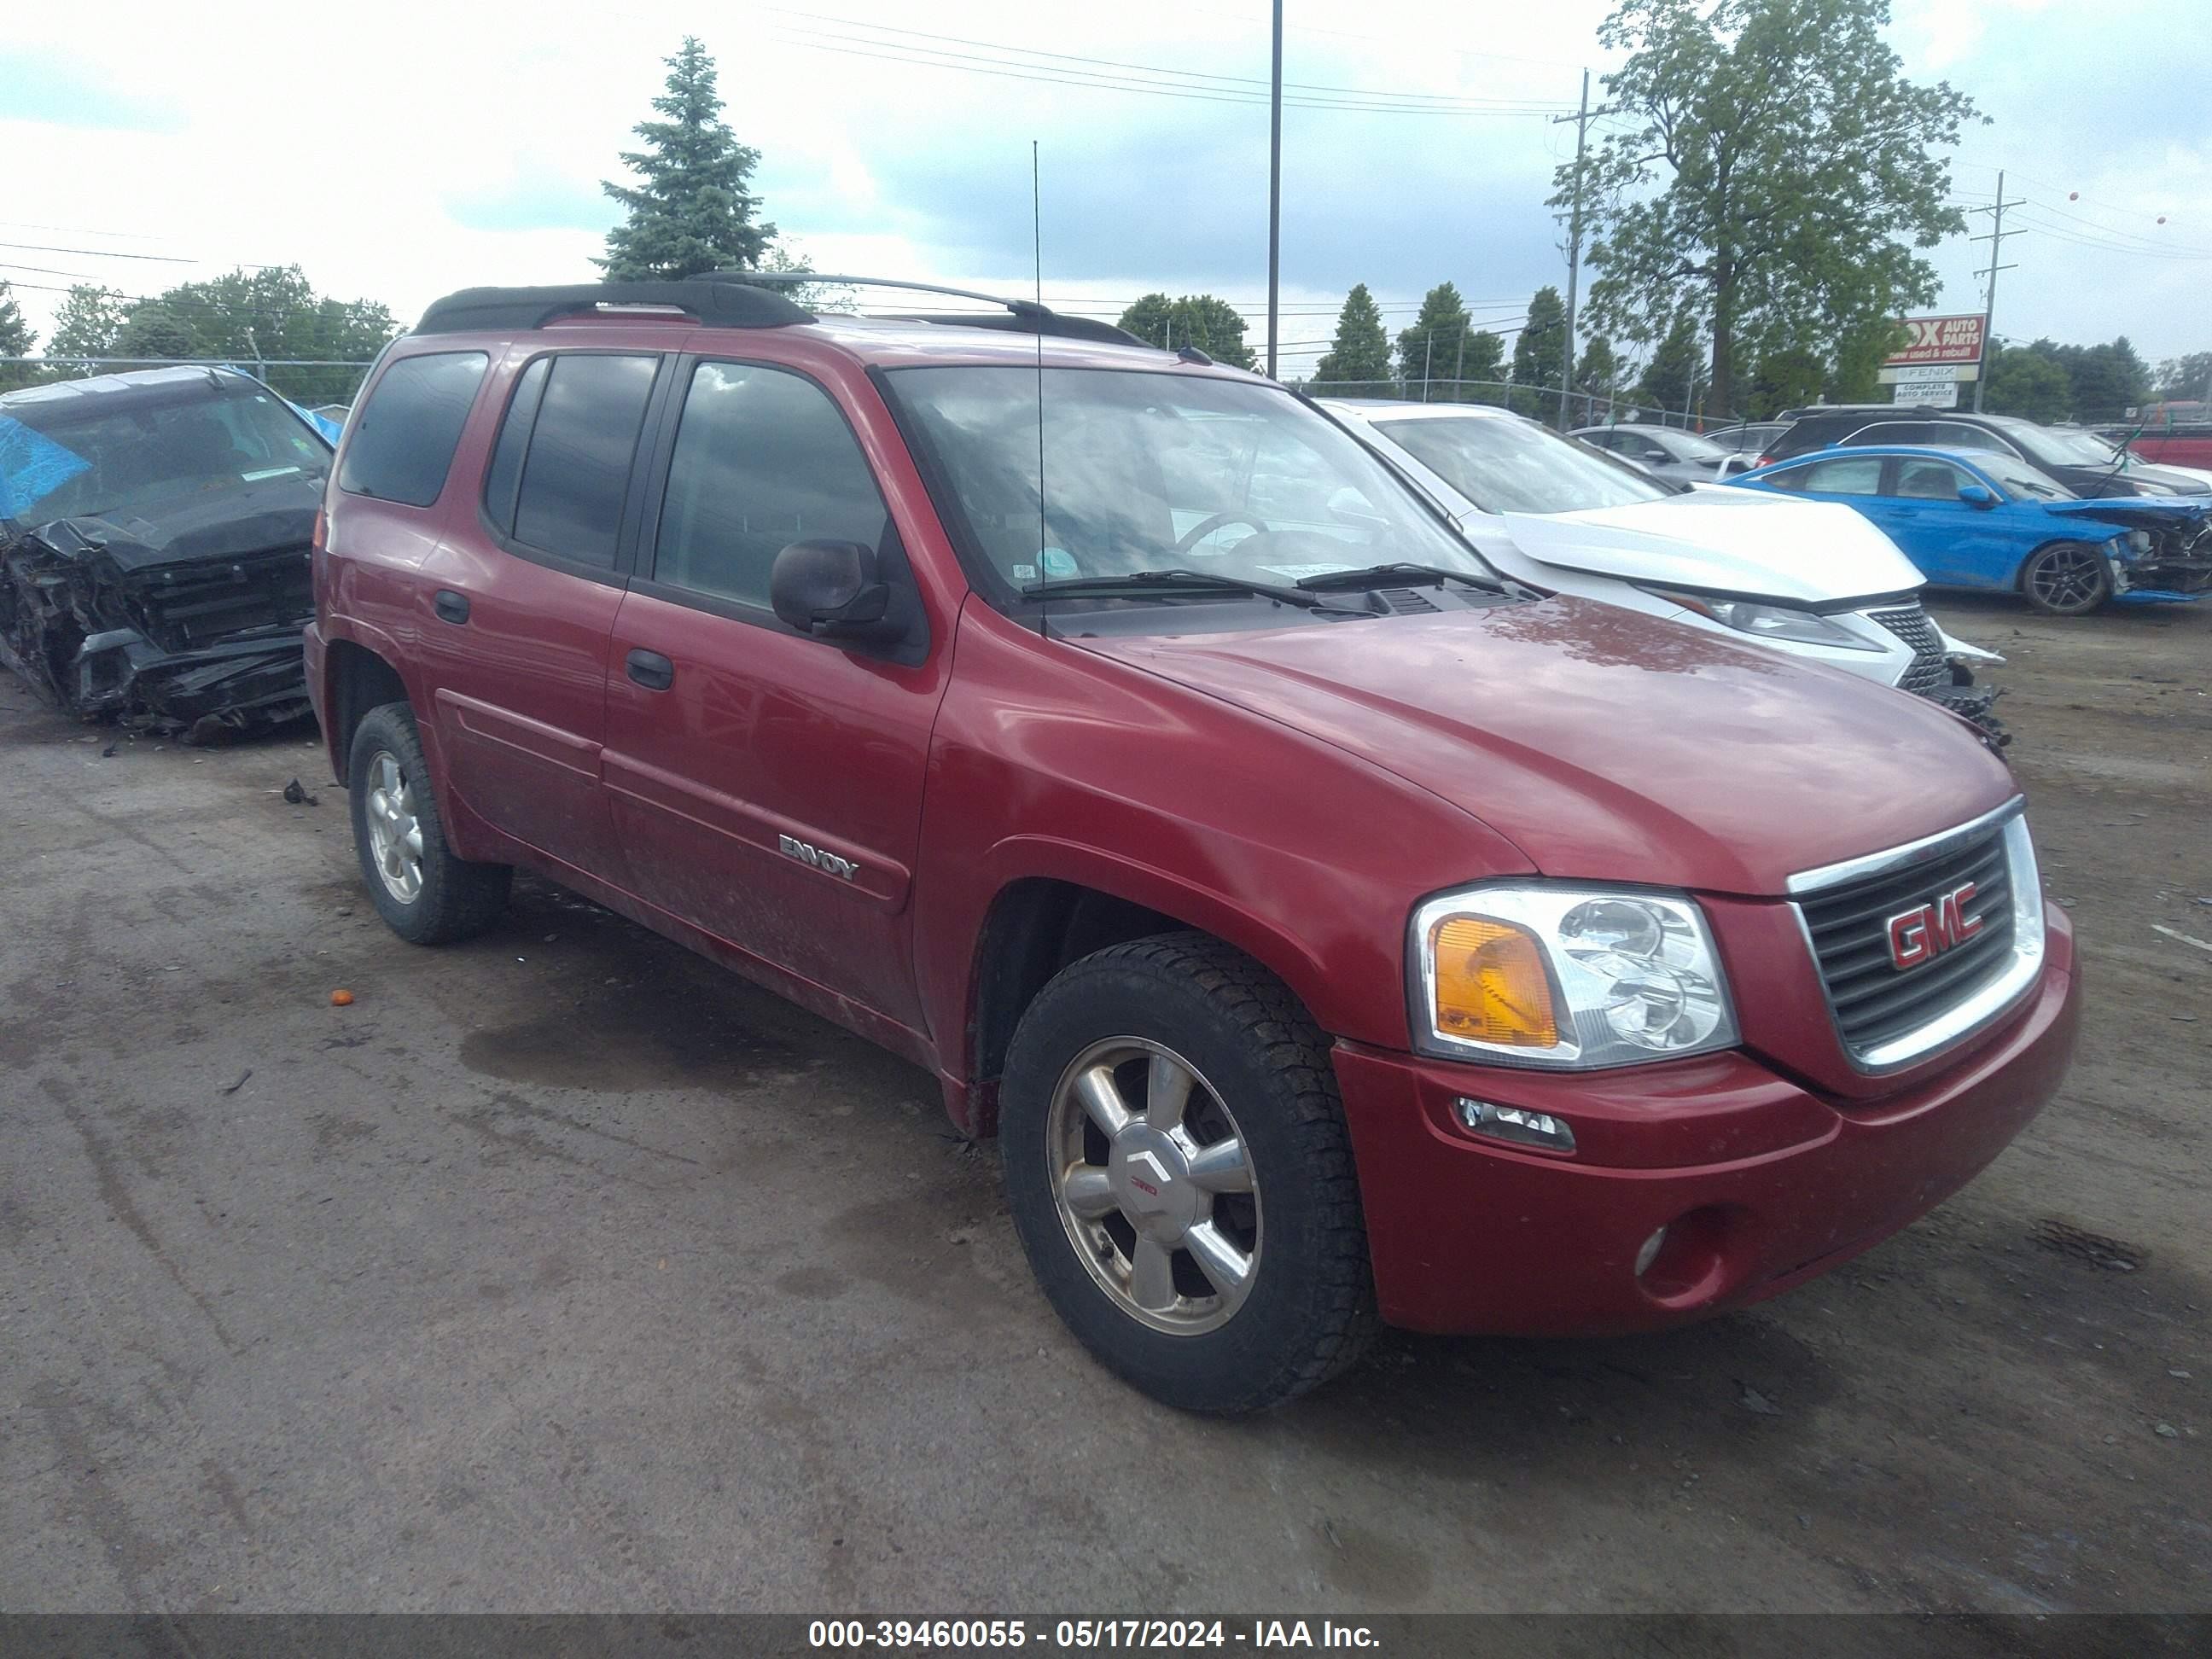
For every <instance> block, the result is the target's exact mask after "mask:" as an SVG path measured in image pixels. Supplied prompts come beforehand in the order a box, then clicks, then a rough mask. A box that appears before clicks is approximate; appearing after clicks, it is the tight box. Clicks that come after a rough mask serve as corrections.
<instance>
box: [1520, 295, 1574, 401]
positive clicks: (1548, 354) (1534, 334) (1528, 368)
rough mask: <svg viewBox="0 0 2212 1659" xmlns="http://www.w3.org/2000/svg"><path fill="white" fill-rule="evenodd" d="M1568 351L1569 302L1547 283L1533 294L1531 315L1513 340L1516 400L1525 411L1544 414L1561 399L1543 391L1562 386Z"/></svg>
mask: <svg viewBox="0 0 2212 1659" xmlns="http://www.w3.org/2000/svg"><path fill="white" fill-rule="evenodd" d="M1566 351H1567V307H1566V304H1565V301H1562V300H1561V299H1560V298H1559V289H1555V288H1553V287H1550V286H1549V285H1547V286H1545V287H1543V288H1540V289H1537V290H1536V292H1535V294H1534V296H1532V297H1531V298H1530V300H1529V301H1528V321H1526V322H1524V323H1523V324H1522V325H1521V337H1520V338H1519V339H1517V340H1516V341H1514V343H1513V403H1514V407H1515V408H1516V409H1518V410H1520V411H1521V412H1522V414H1523V415H1541V414H1542V413H1544V412H1545V410H1546V408H1547V405H1551V404H1556V403H1557V402H1558V399H1557V398H1546V397H1545V396H1544V395H1543V394H1544V393H1545V392H1557V391H1558V390H1559V377H1560V375H1562V374H1565V372H1566V362H1565V357H1566Z"/></svg>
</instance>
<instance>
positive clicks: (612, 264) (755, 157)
mask: <svg viewBox="0 0 2212 1659" xmlns="http://www.w3.org/2000/svg"><path fill="white" fill-rule="evenodd" d="M665 61H666V63H667V64H668V70H669V73H668V90H667V91H666V92H665V94H662V95H661V96H660V97H659V98H656V99H654V100H653V108H654V109H656V110H658V111H659V112H660V113H661V114H663V115H665V116H666V117H667V119H666V120H665V121H643V122H641V123H639V124H638V125H637V126H636V127H635V129H633V131H635V132H636V134H637V136H638V137H641V138H642V139H643V140H645V143H646V148H645V149H642V150H624V151H623V156H622V159H623V164H624V165H625V166H627V167H629V169H630V170H631V171H632V172H633V173H636V174H637V175H638V177H639V179H641V180H642V183H641V185H638V186H637V187H635V188H632V187H629V186H626V185H617V184H611V183H608V182H605V181H602V182H601V184H600V185H599V188H600V189H602V190H604V191H606V193H607V194H608V195H609V196H611V197H613V198H614V199H615V200H616V201H617V202H619V203H621V204H622V205H623V208H624V209H625V210H627V212H628V214H629V217H628V218H627V219H626V220H625V221H624V222H623V223H621V224H619V225H617V226H616V227H615V228H613V229H612V230H610V231H609V232H608V233H607V257H606V258H604V259H597V260H594V261H593V262H592V263H593V264H597V265H599V267H600V268H601V269H602V270H605V272H606V274H607V280H608V281H609V282H616V283H625V282H652V281H656V280H660V281H666V280H672V279H675V278H678V277H682V276H698V275H700V274H701V273H702V272H704V271H709V270H758V269H759V268H760V264H761V262H762V260H763V258H766V257H767V254H768V252H769V247H770V246H771V245H772V244H773V243H774V242H775V226H774V225H771V224H766V223H763V222H760V221H759V220H758V219H757V214H758V212H759V210H760V197H757V196H755V195H752V194H750V192H749V191H747V190H746V188H745V186H746V185H749V184H750V183H751V182H752V173H753V169H754V168H755V167H757V166H758V165H759V164H760V152H759V151H758V150H757V149H751V148H750V147H749V146H747V145H744V144H741V143H738V141H737V137H736V136H735V135H734V134H732V132H731V131H730V129H729V126H728V125H727V124H726V123H725V122H724V121H723V120H722V119H721V114H722V100H721V97H720V94H719V93H718V92H717V91H716V90H715V72H714V59H713V58H710V57H708V55H707V48H706V47H705V46H702V45H701V44H700V42H699V40H698V39H697V37H696V36H694V35H689V34H687V35H685V36H684V45H683V46H682V48H681V49H680V50H679V51H678V52H677V54H676V56H675V57H673V58H668V59H666V60H665Z"/></svg>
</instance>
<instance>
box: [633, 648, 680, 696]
mask: <svg viewBox="0 0 2212 1659" xmlns="http://www.w3.org/2000/svg"><path fill="white" fill-rule="evenodd" d="M629 677H630V678H632V679H634V680H635V681H636V682H637V683H638V684H640V685H641V686H643V687H644V688H645V689H646V690H648V691H665V690H668V688H669V687H670V686H671V685H673V684H676V665H675V664H674V663H672V662H671V661H669V660H668V659H667V658H665V657H664V656H662V655H661V654H660V653H659V652H658V651H633V652H631V653H629Z"/></svg>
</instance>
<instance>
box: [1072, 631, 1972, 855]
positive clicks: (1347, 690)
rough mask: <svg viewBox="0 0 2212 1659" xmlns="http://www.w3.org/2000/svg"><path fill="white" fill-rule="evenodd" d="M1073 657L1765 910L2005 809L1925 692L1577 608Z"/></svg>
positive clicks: (1157, 640)
mask: <svg viewBox="0 0 2212 1659" xmlns="http://www.w3.org/2000/svg"><path fill="white" fill-rule="evenodd" d="M1070 643H1072V644H1074V645H1076V646H1079V647H1082V648H1084V649H1086V650H1089V651H1092V652H1095V653H1098V654H1099V655H1101V656H1104V657H1109V658H1112V659H1116V660H1119V661H1121V662H1124V663H1127V664H1128V665H1131V666H1133V667H1136V668H1139V669H1142V670H1144V671H1147V672H1149V673H1152V674H1155V675H1158V676H1159V677H1161V678H1164V679H1168V680H1172V681H1175V682H1176V683H1177V684H1182V685H1184V686H1188V687H1189V688H1190V689H1192V690H1196V691H1200V692H1202V693H1205V694H1206V695H1207V696H1213V697H1218V698H1219V699H1221V700H1222V701H1223V702H1228V703H1231V704H1234V705H1236V706H1237V707H1238V708H1243V709H1246V710H1248V711H1249V712H1250V713H1253V714H1259V715H1261V716H1264V717H1266V718H1267V719H1270V720H1278V721H1280V722H1282V723H1284V724H1285V725H1289V726H1296V727H1297V728H1298V729H1300V730H1302V731H1304V732H1309V733H1310V734H1311V735H1313V736H1315V737H1316V738H1321V739H1322V740H1323V741H1325V742H1328V743H1330V744H1334V745H1336V746H1337V747H1338V748H1340V749H1343V750H1347V751H1348V752H1350V753H1352V754H1355V755H1358V756H1359V757H1361V758H1362V759H1364V760H1366V761H1369V762H1370V763H1373V764H1375V765H1377V766H1381V767H1383V768H1386V769H1389V770H1390V771H1393V772H1395V773H1396V774H1397V775H1399V776H1401V777H1402V778H1404V779H1406V780H1407V781H1408V782H1411V783H1413V784H1416V785H1418V786H1419V787H1422V788H1424V789H1426V790H1428V791H1429V792H1430V793H1433V794H1436V795H1438V796H1440V797H1442V798H1443V799H1445V800H1448V801H1449V802H1451V803H1452V804H1453V805H1455V806H1457V807H1459V808H1461V809H1462V811H1466V812H1468V813H1469V814H1470V815H1472V816H1473V817H1475V818H1477V819H1479V820H1480V822H1481V823H1484V824H1486V826H1488V827H1489V828H1490V829H1493V830H1495V831H1496V832H1498V834H1500V835H1502V836H1505V837H1506V838H1507V839H1508V840H1510V842H1513V843H1514V844H1515V846H1516V847H1517V848H1519V849H1520V850H1521V852H1522V854H1525V855H1526V857H1527V858H1528V860H1529V862H1530V863H1532V864H1533V865H1534V866H1536V868H1537V869H1539V870H1541V871H1542V872H1544V873H1545V874H1546V875H1549V876H1558V877H1568V878H1585V879H1589V880H1595V881H1613V882H1641V883H1650V884H1657V885H1662V886H1668V887H1686V888H1692V889H1697V890H1703V891H1706V892H1716V893H1741V894H1752V895H1759V896H1774V895H1778V894H1780V893H1781V892H1783V890H1784V883H1785V881H1786V880H1787V878H1788V877H1789V876H1790V874H1791V873H1792V872H1795V871H1800V870H1809V869H1813V868H1814V867H1816V866H1820V865H1825V864H1832V863H1836V862H1838V861H1839V860H1844V859H1848V858H1855V857H1857V856H1859V855H1860V854H1866V853H1871V852H1876V851H1879V850H1881V849H1882V848H1889V847H1895V846H1898V845H1899V844H1901V843H1903V842H1909V841H1913V840H1917V839H1918V838H1919V837H1921V836H1929V835H1933V834H1934V833H1936V831H1938V830H1941V829H1949V828H1951V827H1953V826H1954V825H1956V824H1959V823H1964V822H1966V820H1967V819H1969V818H1972V817H1975V816H1976V815H1978V814H1979V813H1982V812H1986V811H1991V810H1992V809H1994V808H1996V807H1997V806H1999V805H2002V804H2003V803H2004V802H2005V801H2007V800H2008V799H2011V797H2012V796H2013V794H2014V793H2015V786H2014V784H2013V781H2012V778H2011V775H2010V774H2009V773H2008V772H2007V771H2006V769H2005V768H2004V766H2003V764H2002V763H2001V762H2000V761H1998V760H1997V759H1996V757H1994V756H1993V755H1991V754H1990V753H1989V751H1988V750H1985V749H1984V748H1983V747H1982V746H1981V744H1979V742H1978V741H1977V740H1976V738H1974V735H1973V733H1972V731H1971V730H1970V729H1969V728H1968V727H1967V726H1966V725H1965V723H1964V722H1962V721H1961V720H1959V719H1958V718H1957V717H1956V716H1954V715H1952V714H1947V713H1945V712H1944V711H1942V709H1940V708H1937V707H1936V705H1934V704H1933V703H1930V702H1927V701H1926V700H1924V699H1923V698H1919V697H1905V696H1899V695H1897V693H1895V692H1894V691H1892V690H1887V688H1884V687H1881V686H1878V685H1875V684H1872V683H1871V682H1869V681H1866V680H1862V679H1859V678H1855V677H1854V676H1851V675H1849V674H1845V673H1842V672H1840V671H1836V670H1833V669H1828V668H1824V667H1821V666H1819V665H1814V664H1808V663H1803V662H1801V661H1799V660H1797V659H1794V658H1791V657H1787V656H1784V655H1782V654H1781V653H1778V652H1772V651H1767V650H1764V649H1761V648H1760V647H1757V646H1754V645H1737V644H1735V643H1734V642H1733V641H1729V640H1726V639H1723V638H1720V637H1717V636H1716V635H1710V634H1707V633H1705V632H1702V631H1700V630H1697V629H1687V628H1680V627H1677V626H1675V625H1674V624H1673V623H1664V622H1659V621H1656V620H1654V619H1652V618H1650V617H1642V616H1638V615H1637V614H1635V613H1634V612H1632V611H1623V610H1621V609H1620V608H1618V607H1617V606H1613V605H1599V604H1595V603H1592V602H1589V601H1585V600H1580V599H1565V598H1562V599H1547V600H1544V601H1542V602H1541V603H1527V604H1517V605H1516V604H1504V605H1494V606H1491V607H1488V608H1486V609H1483V610H1476V611H1443V612H1440V613H1438V614H1437V615H1435V616H1400V617H1377V618H1376V619H1375V620H1374V621H1373V622H1339V623H1303V624H1298V625H1293V626H1290V627H1285V628H1274V629H1262V630H1260V631H1256V632H1250V633H1210V634H1190V635H1179V636H1178V635H1145V636H1139V637H1107V638H1098V637H1092V638H1082V639H1076V640H1073V641H1070ZM1314 793H1315V801H1316V808H1317V810H1322V811H1327V810H1328V805H1327V803H1328V801H1329V800H1330V799H1332V797H1333V795H1334V791H1333V790H1332V789H1331V787H1330V786H1329V784H1328V781H1327V780H1325V779H1318V778H1317V779H1316V780H1314ZM1340 810H1355V811H1356V810H1358V809H1357V808H1345V809H1340ZM1371 829H1372V833H1373V834H1374V835H1375V836H1376V837H1377V838H1378V839H1380V840H1383V841H1387V840H1388V839H1389V837H1390V836H1391V835H1392V834H1393V833H1394V830H1393V829H1392V826H1391V825H1390V824H1389V823H1388V822H1381V821H1378V822H1376V823H1374V824H1373V825H1372V826H1371ZM1481 873H1482V872H1480V871H1479V870H1470V871H1469V872H1468V875H1469V878H1470V879H1472V878H1476V877H1478V876H1480V874H1481Z"/></svg>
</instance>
